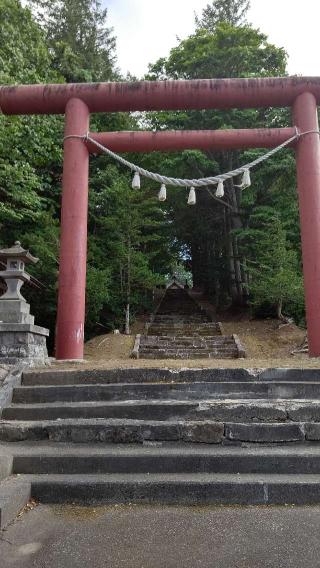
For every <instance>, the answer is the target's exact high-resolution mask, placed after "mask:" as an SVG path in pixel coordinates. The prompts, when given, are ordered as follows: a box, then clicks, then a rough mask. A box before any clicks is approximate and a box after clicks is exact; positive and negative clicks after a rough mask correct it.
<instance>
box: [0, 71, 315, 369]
mask: <svg viewBox="0 0 320 568" xmlns="http://www.w3.org/2000/svg"><path fill="white" fill-rule="evenodd" d="M317 104H320V78H318V77H309V78H308V77H299V78H298V77H286V78H263V79H212V80H206V79H203V80H197V81H192V80H190V81H160V82H159V81H143V82H136V83H93V84H90V83H85V84H57V85H23V86H12V85H11V86H2V87H0V109H1V111H2V113H4V114H8V115H14V114H60V113H61V114H63V113H64V114H65V136H66V137H68V136H72V135H79V136H83V135H85V134H86V133H87V132H88V131H89V118H90V113H91V112H120V111H121V112H124V111H147V110H148V111H150V110H180V109H181V110H185V109H213V108H216V109H229V108H260V107H269V106H273V107H292V110H293V124H294V127H293V128H280V129H256V130H255V129H253V130H225V131H212V132H211V131H181V132H180V131H179V132H157V133H153V132H114V133H100V134H96V133H91V134H90V136H91V137H92V138H94V139H95V140H96V141H98V142H100V143H102V144H104V145H106V146H108V147H109V148H110V149H111V150H114V151H116V152H129V151H135V152H139V151H140V152H146V151H153V150H166V151H168V150H182V149H186V148H200V149H206V148H210V149H216V150H221V149H239V148H249V147H268V148H272V147H276V146H278V145H279V144H281V143H282V142H284V141H285V140H288V139H289V138H290V137H292V136H294V135H295V133H296V132H299V133H301V134H303V136H301V138H299V139H298V140H297V142H296V143H295V144H294V146H295V150H296V163H297V180H298V193H299V206H300V223H301V238H302V255H303V270H304V284H305V297H306V313H307V326H308V338H309V354H310V355H311V356H316V357H318V356H320V140H319V134H317V132H318V130H319V126H318V116H317ZM90 150H91V151H93V150H94V152H95V153H97V148H96V147H94V149H93V148H91V147H90V143H88V144H86V143H85V142H84V140H81V139H80V138H72V137H70V138H66V139H65V141H64V165H63V183H62V185H63V191H62V207H61V244H60V271H59V300H58V317H57V330H56V333H57V335H56V357H57V358H58V359H82V357H83V341H84V315H85V283H86V256H87V210H88V171H89V152H90Z"/></svg>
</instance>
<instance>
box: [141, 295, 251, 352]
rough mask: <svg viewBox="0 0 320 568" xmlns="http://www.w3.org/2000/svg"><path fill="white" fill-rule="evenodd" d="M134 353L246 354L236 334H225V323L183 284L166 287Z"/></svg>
mask: <svg viewBox="0 0 320 568" xmlns="http://www.w3.org/2000/svg"><path fill="white" fill-rule="evenodd" d="M134 355H135V356H137V357H138V358H144V359H203V358H216V359H217V358H218V359H225V358H237V357H245V350H244V347H243V346H242V345H241V343H240V340H239V338H238V337H237V336H236V335H231V336H225V335H222V326H221V324H220V323H218V322H212V321H211V319H210V317H209V316H208V315H207V314H206V312H205V311H204V310H202V309H201V307H200V306H199V305H198V304H197V303H196V302H195V300H194V299H193V298H192V297H191V296H190V295H189V293H188V292H187V291H186V290H184V289H181V288H169V289H167V291H166V293H165V295H164V298H163V299H162V302H161V304H160V306H159V308H158V310H157V312H156V313H155V315H154V316H153V318H152V320H151V322H150V323H148V324H147V326H146V334H145V335H141V336H139V339H138V346H136V348H135V350H134Z"/></svg>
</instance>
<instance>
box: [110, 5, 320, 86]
mask: <svg viewBox="0 0 320 568" xmlns="http://www.w3.org/2000/svg"><path fill="white" fill-rule="evenodd" d="M103 2H104V4H105V6H106V7H107V8H108V9H109V22H110V23H111V25H112V26H113V27H114V31H115V35H116V36H117V52H118V66H119V67H120V69H121V71H122V72H123V73H126V72H127V71H130V72H131V73H132V74H134V75H136V76H137V77H142V76H143V75H144V73H146V71H147V69H148V64H149V63H153V62H155V61H156V60H157V59H158V58H159V57H163V56H167V55H168V53H169V51H170V49H171V48H172V47H174V46H175V45H177V43H178V42H177V39H176V37H177V36H178V37H179V38H180V39H183V38H185V37H187V36H188V35H189V34H191V33H192V32H193V30H194V12H196V13H197V14H201V12H202V9H203V8H204V7H205V6H206V5H207V4H208V0H103ZM209 3H210V2H209ZM248 20H249V21H250V22H251V23H252V24H253V25H254V26H255V27H257V28H260V30H261V31H263V32H264V33H265V34H267V35H268V37H269V40H270V42H272V43H274V44H276V45H277V46H278V47H284V48H285V50H286V51H287V53H288V54H289V65H288V69H289V73H290V74H292V75H295V74H298V75H320V46H319V43H320V42H319V35H320V34H319V24H320V0H251V10H250V13H249V15H248Z"/></svg>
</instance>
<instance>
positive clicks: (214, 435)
mask: <svg viewBox="0 0 320 568" xmlns="http://www.w3.org/2000/svg"><path fill="white" fill-rule="evenodd" d="M0 440H2V441H4V442H19V441H23V440H29V441H34V440H52V441H55V442H77V443H79V442H80V443H84V442H104V443H142V442H145V441H160V442H163V441H165V442H191V443H198V442H202V443H206V444H222V443H229V442H230V441H232V442H234V443H240V442H253V443H255V442H258V443H271V444H272V443H278V442H304V441H306V440H307V441H319V440H320V423H319V422H298V421H297V422H283V423H281V422H247V423H240V422H222V421H213V420H197V421H191V420H190V421H187V420H177V419H175V420H133V419H107V418H87V419H84V418H68V419H67V418H65V419H57V420H42V421H41V420H30V421H18V420H17V421H4V420H3V421H1V422H0Z"/></svg>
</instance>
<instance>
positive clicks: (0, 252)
mask: <svg viewBox="0 0 320 568" xmlns="http://www.w3.org/2000/svg"><path fill="white" fill-rule="evenodd" d="M0 258H1V259H6V258H20V259H21V260H23V261H24V262H25V263H26V264H28V263H29V264H35V263H36V262H38V260H39V259H38V258H36V257H35V256H32V254H31V253H30V252H29V251H28V250H26V249H24V248H23V247H22V246H21V243H20V241H15V243H14V245H13V246H12V247H10V248H4V249H0Z"/></svg>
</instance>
